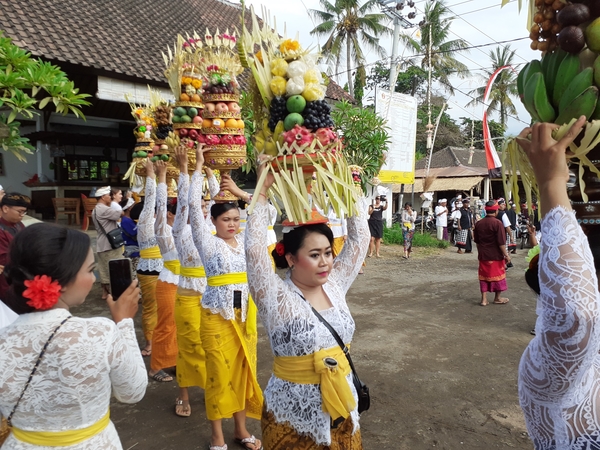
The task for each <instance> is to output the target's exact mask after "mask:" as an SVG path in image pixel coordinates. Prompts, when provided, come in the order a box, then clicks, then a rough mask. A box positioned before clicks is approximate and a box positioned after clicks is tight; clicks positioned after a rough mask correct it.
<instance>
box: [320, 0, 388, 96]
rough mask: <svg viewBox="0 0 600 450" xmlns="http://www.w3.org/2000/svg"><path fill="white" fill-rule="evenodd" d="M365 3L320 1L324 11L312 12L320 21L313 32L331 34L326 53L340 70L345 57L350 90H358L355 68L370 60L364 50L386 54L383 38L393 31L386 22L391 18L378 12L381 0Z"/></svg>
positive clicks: (328, 38)
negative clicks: (381, 40) (381, 42)
mask: <svg viewBox="0 0 600 450" xmlns="http://www.w3.org/2000/svg"><path fill="white" fill-rule="evenodd" d="M361 3H362V2H361V0H332V1H329V0H319V4H320V6H321V8H322V10H317V9H312V10H310V11H309V13H310V15H311V16H312V17H313V18H314V19H315V20H317V21H319V22H320V23H319V24H318V25H317V26H316V27H315V28H314V29H313V30H312V31H311V32H310V34H314V35H316V36H327V42H325V45H323V48H322V51H323V55H324V56H326V57H328V58H329V59H330V61H333V62H334V63H335V67H336V69H337V68H338V67H339V65H340V63H341V62H342V60H343V59H344V57H345V59H346V71H347V75H348V92H350V93H354V85H353V80H352V67H353V66H354V67H357V66H361V65H364V63H365V62H366V58H365V54H364V52H363V50H374V51H375V52H376V53H377V55H378V56H380V57H382V58H383V57H385V56H386V52H385V49H384V48H383V47H382V46H381V45H380V44H379V38H380V37H382V36H387V35H389V34H390V32H391V30H390V29H389V28H388V27H387V25H386V24H385V22H388V21H389V19H388V18H387V16H386V15H385V14H382V13H377V12H374V11H376V10H378V9H379V7H380V6H379V3H378V2H377V0H367V1H365V2H364V3H362V4H361ZM336 72H337V70H336Z"/></svg>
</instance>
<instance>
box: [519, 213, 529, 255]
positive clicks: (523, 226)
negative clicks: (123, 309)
mask: <svg viewBox="0 0 600 450" xmlns="http://www.w3.org/2000/svg"><path fill="white" fill-rule="evenodd" d="M528 224H529V221H528V220H527V219H524V218H521V219H519V222H518V224H517V241H520V245H519V246H520V248H521V250H523V248H524V247H525V246H526V245H529V230H528V229H527V225H528Z"/></svg>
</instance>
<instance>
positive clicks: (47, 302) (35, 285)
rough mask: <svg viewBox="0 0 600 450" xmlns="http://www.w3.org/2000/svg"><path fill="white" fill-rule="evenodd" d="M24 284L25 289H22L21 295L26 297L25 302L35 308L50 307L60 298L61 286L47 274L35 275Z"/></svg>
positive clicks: (45, 308) (43, 308) (42, 309)
mask: <svg viewBox="0 0 600 450" xmlns="http://www.w3.org/2000/svg"><path fill="white" fill-rule="evenodd" d="M24 284H25V286H26V287H27V289H25V291H23V297H25V298H28V299H29V300H28V301H27V304H28V305H29V306H31V307H33V308H35V309H37V310H40V311H45V310H47V309H50V308H52V307H53V306H54V305H56V302H58V299H59V298H60V295H61V290H62V286H61V285H60V284H58V281H57V280H52V278H50V277H49V276H48V275H36V276H35V277H34V278H33V280H26V281H25V283H24Z"/></svg>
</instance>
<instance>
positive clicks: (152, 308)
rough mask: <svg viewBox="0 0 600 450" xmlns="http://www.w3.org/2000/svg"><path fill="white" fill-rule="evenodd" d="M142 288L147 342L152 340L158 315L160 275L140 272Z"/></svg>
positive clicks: (143, 328) (144, 330)
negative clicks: (157, 302) (158, 282)
mask: <svg viewBox="0 0 600 450" xmlns="http://www.w3.org/2000/svg"><path fill="white" fill-rule="evenodd" d="M138 280H139V283H140V290H141V291H142V331H143V333H144V338H146V341H147V342H152V335H153V334H154V328H156V322H157V320H158V316H157V313H156V309H157V306H156V282H157V281H158V275H143V274H140V273H138Z"/></svg>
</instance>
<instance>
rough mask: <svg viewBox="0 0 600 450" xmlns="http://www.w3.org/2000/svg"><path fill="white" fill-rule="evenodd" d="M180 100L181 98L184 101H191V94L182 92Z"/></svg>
mask: <svg viewBox="0 0 600 450" xmlns="http://www.w3.org/2000/svg"><path fill="white" fill-rule="evenodd" d="M179 100H181V101H182V102H189V101H190V96H189V95H187V94H181V95H180V96H179Z"/></svg>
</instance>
